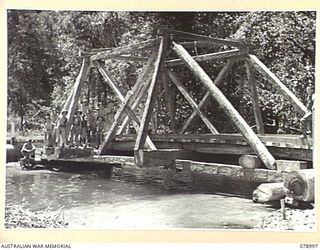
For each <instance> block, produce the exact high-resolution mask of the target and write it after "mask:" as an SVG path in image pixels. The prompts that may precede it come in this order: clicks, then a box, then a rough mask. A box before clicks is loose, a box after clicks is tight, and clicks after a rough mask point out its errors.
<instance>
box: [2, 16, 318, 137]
mask: <svg viewBox="0 0 320 250" xmlns="http://www.w3.org/2000/svg"><path fill="white" fill-rule="evenodd" d="M315 20H316V17H315V12H178V13H177V12H98V11H30V10H28V11H24V10H9V11H8V114H9V115H13V114H17V115H19V116H20V118H21V122H22V121H23V120H24V118H25V116H27V117H31V116H32V115H33V114H35V113H36V112H37V111H38V110H39V108H41V107H57V108H61V107H62V106H63V103H64V101H65V100H66V98H67V95H68V92H69V91H70V89H71V87H72V84H73V83H74V80H75V78H76V76H77V74H78V71H79V67H80V58H79V56H78V52H79V51H80V50H85V51H88V50H91V49H92V48H105V47H118V46H124V45H128V44H132V43H136V42H141V41H144V40H147V39H150V38H153V37H155V36H156V35H157V28H158V27H159V26H165V27H168V28H172V29H178V30H182V31H187V32H194V33H198V34H203V35H208V36H213V37H220V38H230V39H241V40H245V41H247V42H248V43H251V44H252V45H253V48H252V52H253V53H254V54H256V55H257V56H258V57H259V58H260V59H261V61H263V62H264V63H265V64H266V65H267V66H268V67H269V68H270V69H271V71H273V72H274V73H275V74H276V75H277V76H278V77H279V78H280V80H281V81H283V83H284V84H285V85H286V86H288V87H289V88H290V89H291V90H292V91H293V92H294V93H295V94H296V95H297V96H298V97H299V98H300V99H301V100H303V99H304V96H305V86H306V85H307V84H314V81H315V79H314V71H315V23H316V21H315ZM223 49H226V48H222V47H214V46H213V47H210V48H197V47H196V46H195V47H194V48H190V49H189V52H190V53H191V54H193V55H196V54H203V53H207V52H213V51H218V50H223ZM169 57H170V58H175V57H176V56H175V55H174V54H173V53H172V54H170V55H169ZM224 63H225V61H223V60H218V61H214V62H209V63H201V66H202V67H203V68H204V69H205V70H206V72H207V73H208V74H209V76H210V77H212V78H214V77H215V76H216V75H217V74H218V72H219V70H220V69H221V68H222V66H223V65H224ZM105 64H106V67H108V68H109V70H110V71H111V72H112V74H113V76H114V77H115V79H116V80H117V81H118V82H119V83H120V85H121V88H122V89H123V90H126V89H127V88H128V87H130V86H132V84H133V83H134V82H135V80H136V78H137V75H138V73H139V72H140V71H141V68H142V64H138V63H126V62H120V61H117V62H115V61H110V60H108V61H106V62H105ZM175 71H176V73H177V75H178V77H179V78H180V79H181V81H182V82H183V83H184V84H185V86H186V87H187V89H188V90H189V91H190V93H191V95H192V96H193V97H194V98H195V99H196V100H198V101H199V100H200V99H201V97H202V96H203V95H204V94H205V92H206V89H205V88H204V87H203V85H202V84H201V83H200V82H199V81H198V80H197V79H196V78H195V77H194V76H192V74H191V73H190V72H189V71H188V70H187V68H186V67H185V66H181V67H180V66H179V67H176V70H175ZM257 77H258V80H259V93H260V105H261V106H262V107H263V108H264V107H265V106H267V105H269V106H272V107H273V109H272V112H273V113H274V114H275V115H277V116H280V117H282V116H283V114H285V119H283V121H282V123H285V125H286V126H287V127H288V126H289V127H293V128H297V127H298V122H297V119H296V115H295V113H294V112H292V110H293V109H292V107H291V105H290V104H288V102H285V101H284V100H283V97H282V96H281V95H279V94H278V93H276V91H275V89H274V88H272V87H270V84H269V83H268V82H267V81H266V79H264V77H263V76H261V75H259V74H257ZM220 88H221V90H222V91H223V93H224V94H225V95H226V96H227V97H228V98H229V100H230V101H231V102H232V103H233V104H234V105H235V106H236V107H237V108H238V110H239V111H240V113H241V114H242V115H243V116H244V117H245V118H246V120H247V121H248V122H249V124H250V125H254V119H253V115H252V110H251V109H250V108H248V107H251V98H250V93H249V88H248V83H247V79H246V75H245V70H244V66H243V63H237V64H236V65H235V66H234V68H233V71H232V73H230V74H229V75H228V77H227V79H226V80H225V81H224V83H223V84H222V85H221V86H220ZM172 90H173V91H174V92H175V101H176V119H177V121H178V125H180V126H181V125H182V124H183V123H184V122H185V120H186V119H187V118H188V116H189V115H190V113H191V112H192V110H191V108H190V106H189V105H188V104H187V102H186V101H185V100H184V98H183V96H182V95H181V94H179V92H178V91H175V88H174V87H172ZM83 92H84V94H83V96H82V98H87V99H92V100H93V102H94V103H97V102H98V101H106V97H110V92H111V90H110V89H109V87H107V86H106V85H105V84H104V81H103V79H102V78H101V76H100V75H99V74H98V72H97V71H96V70H94V69H92V70H91V73H90V76H89V79H88V83H87V84H86V86H85V88H84V91H83ZM163 98H164V96H163V95H159V99H158V112H157V113H156V114H157V118H158V123H159V124H162V125H159V126H158V130H164V129H167V128H166V127H165V126H163V125H164V124H166V123H167V121H168V117H167V115H166V114H167V112H166V108H165V105H164V99H163ZM113 99H114V98H113ZM108 100H109V99H108ZM204 110H205V112H206V113H207V114H208V116H210V118H211V119H212V121H213V123H214V124H215V125H216V127H217V128H218V129H219V130H220V131H222V132H231V131H235V128H234V127H233V125H232V124H231V123H230V122H228V121H227V120H226V118H225V116H224V114H223V111H222V110H221V109H220V108H219V106H218V105H217V103H215V102H214V101H212V102H211V103H210V104H209V105H208V107H206V108H205V109H204ZM158 132H161V131H158ZM191 132H207V129H206V128H205V126H203V125H202V124H201V123H194V124H193V127H192V128H191ZM289 132H292V131H289Z"/></svg>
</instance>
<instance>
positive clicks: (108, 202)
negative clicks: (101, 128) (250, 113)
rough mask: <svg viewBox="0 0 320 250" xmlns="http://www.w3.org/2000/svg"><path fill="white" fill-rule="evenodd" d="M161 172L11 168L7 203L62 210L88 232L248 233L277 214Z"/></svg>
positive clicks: (73, 226) (186, 177) (72, 226)
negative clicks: (113, 175) (177, 230)
mask: <svg viewBox="0 0 320 250" xmlns="http://www.w3.org/2000/svg"><path fill="white" fill-rule="evenodd" d="M146 171H152V170H146ZM160 172H161V171H160ZM160 172H159V173H160ZM161 173H162V174H163V175H162V176H160V177H159V176H157V177H154V176H153V177H150V178H149V177H147V176H145V175H142V176H139V175H138V174H136V175H132V176H131V175H130V174H129V173H124V175H123V176H122V177H121V178H119V176H118V177H117V178H116V179H110V178H109V177H108V176H106V175H105V174H103V173H101V172H99V173H81V174H75V173H62V172H51V171H48V170H37V171H22V170H20V168H18V167H17V165H8V166H7V169H6V175H7V176H6V204H26V206H27V208H28V209H30V210H38V209H45V208H47V207H50V208H51V209H54V210H56V209H59V208H61V207H62V206H63V207H64V215H65V219H66V220H67V221H68V222H69V225H70V228H84V229H88V228H104V229H109V228H110V229H148V228H149V229H164V228H215V229H219V228H223V229H227V228H234V229H239V228H243V229H246V228H252V227H253V226H254V225H255V224H257V222H258V220H259V219H260V217H261V216H264V215H266V214H267V213H270V212H273V211H274V210H273V209H271V208H267V207H266V206H264V205H261V204H255V203H253V202H252V201H251V200H250V199H244V198H240V197H233V196H225V195H217V194H213V193H212V192H211V193H203V192H202V193H199V192H198V193H197V192H196V191H195V190H194V189H193V187H191V186H192V183H193V182H194V181H195V180H196V179H193V182H192V180H191V182H188V181H190V178H189V177H190V175H189V177H188V175H185V176H184V177H183V178H184V179H183V178H180V179H179V180H173V179H171V180H168V176H172V175H173V174H172V173H168V172H167V171H162V172H161ZM191 179H192V178H191ZM123 180H126V181H123ZM132 180H134V181H133V182H132ZM201 181H203V180H201ZM196 183H199V182H198V180H196ZM167 184H168V185H167ZM244 211H247V213H245V216H244V213H243V212H244Z"/></svg>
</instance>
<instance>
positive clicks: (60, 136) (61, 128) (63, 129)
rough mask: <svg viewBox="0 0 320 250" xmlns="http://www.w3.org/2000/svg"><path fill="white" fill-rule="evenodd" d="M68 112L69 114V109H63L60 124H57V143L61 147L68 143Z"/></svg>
mask: <svg viewBox="0 0 320 250" xmlns="http://www.w3.org/2000/svg"><path fill="white" fill-rule="evenodd" d="M67 114H68V111H67V110H62V112H61V115H60V117H59V119H58V124H57V125H58V128H57V145H58V146H61V147H64V146H66V145H67V123H68V118H67ZM61 141H62V142H61ZM60 143H61V144H60Z"/></svg>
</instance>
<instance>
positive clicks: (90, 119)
mask: <svg viewBox="0 0 320 250" xmlns="http://www.w3.org/2000/svg"><path fill="white" fill-rule="evenodd" d="M113 108H114V107H113V105H112V104H109V105H108V106H107V107H104V105H103V103H102V102H99V104H98V107H97V108H93V107H91V108H89V107H88V105H87V102H86V101H83V102H81V103H80V105H79V109H78V110H77V111H76V112H75V115H74V116H73V117H72V118H70V120H68V118H67V114H68V111H67V110H62V111H61V113H60V115H58V113H57V111H55V110H54V111H53V112H52V113H51V115H50V116H47V117H46V122H45V124H44V140H45V146H47V147H52V146H59V147H80V146H82V147H86V146H93V147H96V148H98V147H99V146H100V144H101V143H102V141H103V137H104V133H105V132H107V131H108V130H109V128H110V126H111V124H112V122H113V114H114V113H113Z"/></svg>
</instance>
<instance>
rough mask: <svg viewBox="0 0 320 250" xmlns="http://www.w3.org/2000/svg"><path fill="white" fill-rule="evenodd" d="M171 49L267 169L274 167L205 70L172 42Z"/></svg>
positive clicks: (254, 135)
mask: <svg viewBox="0 0 320 250" xmlns="http://www.w3.org/2000/svg"><path fill="white" fill-rule="evenodd" d="M173 50H174V51H175V52H176V53H177V55H178V56H179V57H180V58H181V59H182V60H183V61H184V62H185V63H186V65H187V66H188V68H189V69H190V70H191V72H192V73H193V74H194V75H195V76H197V77H198V78H199V79H200V80H201V81H202V82H203V83H204V85H205V86H206V87H207V88H208V90H209V91H210V93H211V95H212V97H213V98H214V99H215V100H216V101H217V102H218V103H219V105H220V106H221V107H222V109H223V110H224V112H225V114H226V115H227V116H228V117H229V118H230V120H232V121H233V123H234V124H235V126H236V127H237V129H238V130H239V131H240V133H241V134H242V135H243V137H244V138H245V139H246V141H247V142H248V144H249V145H250V146H251V148H252V149H253V150H254V151H255V152H256V153H257V155H258V156H259V158H260V159H261V161H262V162H263V163H264V164H265V166H266V167H267V168H269V169H276V161H275V159H274V157H273V156H272V155H271V154H270V152H269V151H268V149H267V148H266V147H265V145H264V144H263V143H262V142H261V140H260V139H259V137H258V136H257V135H256V134H255V133H254V132H253V130H252V129H251V128H250V126H249V125H248V124H247V122H246V121H245V120H244V119H243V117H242V116H241V115H240V114H239V113H238V111H237V110H236V109H235V108H234V107H233V106H232V104H231V103H230V102H229V100H228V99H227V98H226V97H225V96H224V95H223V93H222V92H221V91H220V90H219V89H218V88H217V86H216V85H215V84H214V83H213V82H212V80H211V79H210V77H209V76H208V75H207V74H206V72H205V71H204V70H203V69H202V68H201V67H200V65H199V64H198V63H197V62H196V61H195V60H194V59H193V58H192V57H191V56H190V55H189V53H188V52H187V51H186V50H185V49H184V48H183V47H182V46H181V45H178V44H176V43H175V42H173Z"/></svg>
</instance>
